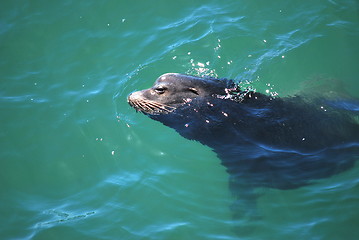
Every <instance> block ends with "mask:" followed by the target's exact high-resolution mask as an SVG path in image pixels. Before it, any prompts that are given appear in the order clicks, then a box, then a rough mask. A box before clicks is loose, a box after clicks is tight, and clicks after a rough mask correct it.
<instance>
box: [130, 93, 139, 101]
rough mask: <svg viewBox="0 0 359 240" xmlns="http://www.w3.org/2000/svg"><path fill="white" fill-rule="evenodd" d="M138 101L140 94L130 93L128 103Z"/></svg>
mask: <svg viewBox="0 0 359 240" xmlns="http://www.w3.org/2000/svg"><path fill="white" fill-rule="evenodd" d="M136 99H139V92H138V91H137V92H133V93H130V95H128V97H127V102H133V101H136Z"/></svg>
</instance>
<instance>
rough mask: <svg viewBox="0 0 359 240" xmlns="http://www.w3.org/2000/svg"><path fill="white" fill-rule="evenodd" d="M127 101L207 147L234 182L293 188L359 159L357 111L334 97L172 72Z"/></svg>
mask: <svg viewBox="0 0 359 240" xmlns="http://www.w3.org/2000/svg"><path fill="white" fill-rule="evenodd" d="M128 101H129V103H130V105H131V106H133V107H134V108H135V109H136V110H138V111H141V112H143V113H145V114H146V115H148V116H149V117H151V118H152V119H154V120H157V121H160V122H162V123H163V124H164V125H166V126H169V127H171V128H174V129H175V130H176V131H177V132H179V133H180V134H181V135H182V136H183V137H185V138H188V139H191V140H196V141H199V142H201V143H202V144H204V145H207V146H209V147H211V148H212V149H213V150H214V151H215V152H216V153H217V155H218V156H219V158H220V159H221V161H222V164H223V165H224V166H225V167H226V168H227V171H228V172H229V173H230V175H231V177H232V179H233V180H234V181H233V182H235V183H239V185H241V184H244V185H246V186H251V187H272V188H279V189H290V188H296V187H299V186H302V185H305V184H308V183H309V182H310V181H311V180H314V179H318V178H323V177H327V176H331V175H333V174H336V173H339V172H341V171H343V170H345V169H348V168H349V167H351V166H352V165H353V163H354V162H355V160H356V159H357V158H358V156H359V124H358V121H357V116H358V112H357V110H356V109H355V108H354V109H349V110H348V109H345V108H341V107H338V101H330V100H327V99H321V98H319V97H318V98H316V99H311V100H310V101H309V100H307V99H305V98H303V97H298V96H297V97H287V98H273V97H270V96H267V95H264V94H261V93H256V92H253V91H244V90H241V89H240V88H239V87H238V86H237V85H235V84H234V83H233V81H231V80H227V79H214V78H200V77H194V76H188V75H183V74H174V73H169V74H164V75H162V76H161V77H159V78H158V79H157V81H156V82H155V84H154V86H153V87H152V88H150V89H146V90H143V91H139V92H135V93H132V94H130V95H129V97H128ZM346 106H347V105H346Z"/></svg>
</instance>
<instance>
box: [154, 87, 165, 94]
mask: <svg viewBox="0 0 359 240" xmlns="http://www.w3.org/2000/svg"><path fill="white" fill-rule="evenodd" d="M166 90H167V88H165V87H157V88H155V92H156V93H157V94H164V93H165V91H166Z"/></svg>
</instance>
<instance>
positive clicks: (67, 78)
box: [0, 0, 359, 240]
mask: <svg viewBox="0 0 359 240" xmlns="http://www.w3.org/2000/svg"><path fill="white" fill-rule="evenodd" d="M358 43H359V5H358V2H357V1H355V0H341V1H339V0H313V1H299V0H298V1H296V0H295V1H284V0H278V1H264V0H262V1H260V0H255V1H254V0H252V1H249V0H239V1H234V0H232V1H178V2H169V1H110V0H107V1H81V2H80V1H40V0H34V1H3V2H2V3H1V8H0V56H1V57H0V110H1V133H0V136H1V138H0V141H1V155H0V203H1V204H0V223H1V224H0V238H1V239H353V240H354V239H359V230H358V227H357V225H358V222H359V214H358V211H359V209H358V203H359V178H358V175H359V168H358V166H355V167H354V168H352V169H350V170H349V171H346V172H344V173H342V174H339V175H336V176H333V177H331V178H327V179H323V180H321V181H319V182H318V183H316V184H313V185H310V186H307V187H303V188H299V189H296V190H289V191H280V190H270V189H260V190H259V192H260V195H259V197H258V199H257V202H256V203H254V205H256V206H255V208H256V209H257V211H259V212H260V213H261V216H262V217H261V219H260V220H257V221H253V222H251V221H245V220H242V219H240V218H239V219H238V218H234V217H233V211H231V208H230V206H231V204H232V203H233V201H234V199H233V197H232V196H231V193H230V191H229V189H228V174H227V173H226V171H225V169H224V167H223V166H222V165H221V164H220V161H219V159H218V158H217V157H216V155H215V154H214V153H213V152H212V151H211V150H210V149H209V148H207V147H205V146H202V145H200V144H199V143H197V142H193V141H189V140H186V139H184V138H182V137H180V136H179V135H178V134H177V133H175V132H174V131H173V130H172V129H169V128H167V127H164V126H163V125H162V124H160V123H158V122H155V121H152V120H151V119H149V118H147V117H146V116H143V115H141V114H138V113H136V112H135V111H134V110H133V109H131V108H130V107H129V106H128V104H127V102H126V97H127V95H128V94H129V93H130V92H132V91H134V90H139V89H143V88H147V87H149V86H151V85H152V83H153V82H154V80H155V79H156V78H157V77H158V76H159V75H161V74H163V73H166V72H180V73H189V74H196V75H211V76H215V77H227V78H232V79H235V80H236V81H237V82H239V81H249V84H250V85H253V86H254V87H255V88H257V89H258V90H259V91H262V92H265V91H266V90H268V91H267V92H268V93H272V94H274V93H278V94H279V96H286V95H290V94H294V93H296V92H298V91H300V90H301V89H304V88H305V87H306V85H307V84H309V83H313V82H316V81H317V80H318V79H320V81H321V82H324V83H325V84H324V87H325V88H328V89H333V86H332V85H333V84H334V83H335V84H336V85H335V89H340V90H341V91H342V90H343V91H344V90H345V91H348V92H350V93H351V94H352V95H354V96H356V97H358V98H359V84H358V76H359V44H358ZM238 226H240V229H244V231H243V232H241V231H238V228H237V227H238Z"/></svg>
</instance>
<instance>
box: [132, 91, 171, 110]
mask: <svg viewBox="0 0 359 240" xmlns="http://www.w3.org/2000/svg"><path fill="white" fill-rule="evenodd" d="M137 95H138V92H134V93H132V94H130V95H129V96H128V97H127V102H128V103H129V104H130V106H131V107H133V108H134V109H136V111H138V112H142V113H145V114H150V115H159V114H167V113H170V112H173V111H174V110H175V109H176V108H175V107H172V106H168V105H166V104H163V103H159V102H156V101H153V100H148V99H144V98H140V97H138V96H137Z"/></svg>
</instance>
